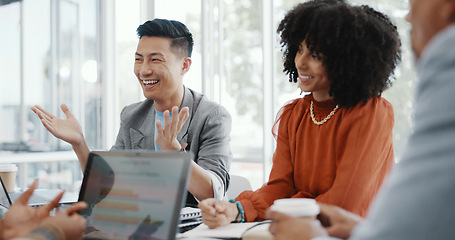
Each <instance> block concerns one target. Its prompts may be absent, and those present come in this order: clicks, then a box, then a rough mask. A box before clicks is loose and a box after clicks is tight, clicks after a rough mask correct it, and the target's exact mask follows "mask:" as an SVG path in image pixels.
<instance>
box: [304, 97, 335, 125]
mask: <svg viewBox="0 0 455 240" xmlns="http://www.w3.org/2000/svg"><path fill="white" fill-rule="evenodd" d="M339 107H340V106H338V104H337V105H336V106H335V108H334V109H333V110H332V111H331V112H330V113H329V115H327V117H325V118H324V119H322V120H321V121H320V122H318V121H316V119H315V118H314V112H313V101H311V105H310V115H311V120H313V122H314V124H316V125H318V126H319V125H322V124H324V123H326V122H327V121H329V119H330V118H331V117H332V116H333V114H335V112H336V111H337V110H338V108H339Z"/></svg>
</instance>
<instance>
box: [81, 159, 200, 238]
mask: <svg viewBox="0 0 455 240" xmlns="http://www.w3.org/2000/svg"><path fill="white" fill-rule="evenodd" d="M190 162H191V154H190V153H184V152H172V153H171V152H167V153H166V152H150V151H139V152H138V151H135V152H133V151H120V152H113V151H109V152H105V151H93V152H91V153H90V154H89V157H88V161H87V166H86V168H85V172H84V179H83V181H82V186H81V190H80V193H79V201H85V202H87V203H88V205H89V206H88V208H86V209H84V210H81V211H80V214H81V215H82V216H84V217H85V218H86V219H87V231H86V232H87V234H86V236H85V237H84V239H175V237H176V233H177V232H178V224H179V218H180V211H181V209H182V207H183V205H184V203H185V200H186V193H187V190H186V189H187V184H188V177H189V171H190Z"/></svg>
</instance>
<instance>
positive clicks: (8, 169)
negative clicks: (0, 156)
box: [0, 164, 17, 172]
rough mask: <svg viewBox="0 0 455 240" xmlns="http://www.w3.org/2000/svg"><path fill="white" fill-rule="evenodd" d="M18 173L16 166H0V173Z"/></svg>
mask: <svg viewBox="0 0 455 240" xmlns="http://www.w3.org/2000/svg"><path fill="white" fill-rule="evenodd" d="M13 171H17V166H16V164H0V172H13Z"/></svg>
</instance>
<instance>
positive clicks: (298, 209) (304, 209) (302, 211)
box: [270, 198, 319, 217]
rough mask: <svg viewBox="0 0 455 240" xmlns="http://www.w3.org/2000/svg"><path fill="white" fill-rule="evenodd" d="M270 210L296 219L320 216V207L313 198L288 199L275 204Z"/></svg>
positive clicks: (277, 201) (279, 200)
mask: <svg viewBox="0 0 455 240" xmlns="http://www.w3.org/2000/svg"><path fill="white" fill-rule="evenodd" d="M270 209H272V210H274V211H278V212H282V213H285V214H288V215H291V216H294V217H305V216H316V215H318V214H319V205H318V204H317V203H316V201H315V200H314V199H311V198H286V199H278V200H275V201H274V202H273V205H272V206H271V207H270Z"/></svg>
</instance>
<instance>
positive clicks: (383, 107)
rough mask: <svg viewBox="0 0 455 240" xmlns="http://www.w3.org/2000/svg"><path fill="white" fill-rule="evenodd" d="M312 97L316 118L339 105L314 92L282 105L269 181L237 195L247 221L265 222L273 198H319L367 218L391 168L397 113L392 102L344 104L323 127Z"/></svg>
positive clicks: (381, 100) (375, 99) (379, 99)
mask: <svg viewBox="0 0 455 240" xmlns="http://www.w3.org/2000/svg"><path fill="white" fill-rule="evenodd" d="M311 101H313V105H314V107H313V108H314V115H315V118H316V120H317V121H321V120H322V119H324V118H325V117H326V116H327V115H328V114H329V113H330V112H331V111H332V110H333V109H334V107H335V106H336V104H335V102H334V101H333V100H329V101H324V102H316V101H314V99H313V97H312V95H311V94H310V95H307V96H305V97H303V98H299V99H296V100H294V101H293V102H291V103H290V104H288V105H286V106H285V107H284V108H283V109H282V114H281V116H280V118H279V119H280V122H279V127H278V135H277V147H276V150H275V153H274V156H273V166H272V170H271V172H270V177H269V181H268V182H267V183H266V184H265V185H264V186H262V187H261V188H259V189H258V190H256V191H254V192H253V191H245V192H243V193H241V194H240V195H239V196H238V197H237V198H236V200H238V201H240V203H241V204H242V206H243V208H244V211H245V217H246V220H247V221H260V220H264V213H265V211H266V210H267V209H268V208H269V207H270V206H271V205H272V204H273V201H274V200H276V199H280V198H291V197H292V198H314V199H316V200H317V201H319V202H323V203H328V204H333V205H337V206H339V207H342V208H344V209H346V210H348V211H351V212H353V213H356V214H358V215H360V216H363V217H364V216H365V215H366V212H367V210H368V207H369V205H370V203H371V201H372V200H373V197H374V196H375V194H376V192H377V191H378V189H379V187H380V186H381V183H382V182H383V180H384V178H385V177H386V175H387V174H388V172H389V170H390V168H391V167H392V165H393V163H394V154H393V139H392V129H393V124H394V116H393V108H392V105H391V104H390V103H389V102H388V101H387V100H385V99H384V98H382V97H375V98H372V99H370V100H369V101H368V102H360V103H358V104H357V105H355V106H354V107H351V108H349V109H347V108H344V107H342V108H339V109H338V111H337V112H336V113H335V114H334V115H333V116H332V118H330V119H329V120H328V121H327V122H326V123H324V124H322V125H320V126H318V125H316V124H314V123H313V121H312V120H311V117H310V103H311Z"/></svg>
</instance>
